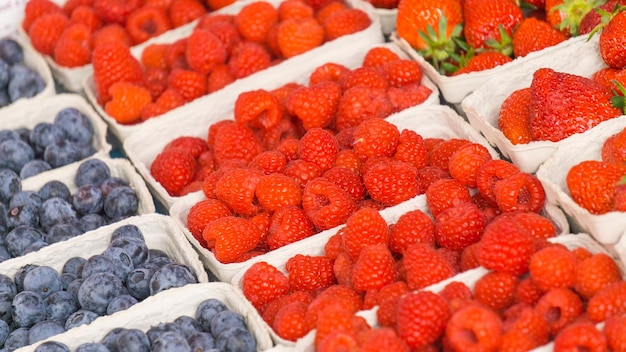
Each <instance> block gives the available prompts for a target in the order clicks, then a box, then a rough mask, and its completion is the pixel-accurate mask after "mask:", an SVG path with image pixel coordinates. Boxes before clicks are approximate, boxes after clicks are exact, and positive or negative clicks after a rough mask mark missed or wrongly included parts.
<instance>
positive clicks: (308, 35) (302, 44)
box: [277, 17, 324, 59]
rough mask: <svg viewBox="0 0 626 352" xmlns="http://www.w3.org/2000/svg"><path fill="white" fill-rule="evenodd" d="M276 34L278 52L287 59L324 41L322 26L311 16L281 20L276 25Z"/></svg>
mask: <svg viewBox="0 0 626 352" xmlns="http://www.w3.org/2000/svg"><path fill="white" fill-rule="evenodd" d="M277 35H278V38H277V39H278V46H279V48H280V52H281V53H282V55H283V56H284V57H285V58H287V59H288V58H290V57H293V56H296V55H300V54H302V53H305V52H307V51H309V50H312V49H315V48H317V47H318V46H320V45H322V44H323V43H324V27H322V25H321V24H319V23H318V22H317V21H316V20H315V19H314V18H313V17H308V18H303V19H295V18H289V19H286V20H283V21H281V22H280V24H279V25H278V33H277Z"/></svg>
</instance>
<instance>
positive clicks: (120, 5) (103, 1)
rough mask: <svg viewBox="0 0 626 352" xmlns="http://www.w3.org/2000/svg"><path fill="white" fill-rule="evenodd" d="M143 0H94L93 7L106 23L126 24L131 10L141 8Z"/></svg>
mask: <svg viewBox="0 0 626 352" xmlns="http://www.w3.org/2000/svg"><path fill="white" fill-rule="evenodd" d="M141 5H142V1H141V0H130V1H125V0H94V1H93V8H94V10H96V13H97V14H98V16H100V18H102V20H103V21H104V22H106V23H117V24H121V25H124V24H125V23H126V19H127V18H128V16H129V15H130V13H131V12H133V11H135V10H136V9H138V8H140V7H141Z"/></svg>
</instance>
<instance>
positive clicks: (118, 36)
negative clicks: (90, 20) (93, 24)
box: [91, 23, 132, 55]
mask: <svg viewBox="0 0 626 352" xmlns="http://www.w3.org/2000/svg"><path fill="white" fill-rule="evenodd" d="M111 41H114V42H119V43H121V44H123V45H125V46H127V47H130V46H131V45H132V42H131V40H130V36H129V35H128V33H126V29H124V27H122V26H121V25H119V24H117V23H109V24H105V25H104V26H102V27H100V28H99V29H97V30H95V31H94V32H93V33H92V35H91V47H92V48H94V49H95V48H97V47H98V46H100V45H102V44H104V43H107V42H111ZM92 55H93V53H92Z"/></svg>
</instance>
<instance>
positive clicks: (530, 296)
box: [515, 277, 544, 306]
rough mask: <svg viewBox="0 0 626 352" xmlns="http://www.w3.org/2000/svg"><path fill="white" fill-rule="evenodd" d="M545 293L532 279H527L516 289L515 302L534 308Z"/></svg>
mask: <svg viewBox="0 0 626 352" xmlns="http://www.w3.org/2000/svg"><path fill="white" fill-rule="evenodd" d="M543 293H544V291H542V290H541V289H540V288H539V287H538V286H537V284H535V282H534V281H533V280H532V279H531V278H530V277H526V278H525V279H522V280H521V281H520V282H519V284H518V285H517V288H516V289H515V302H517V303H525V304H528V305H530V306H534V305H535V303H537V301H538V300H539V298H541V296H542V295H543Z"/></svg>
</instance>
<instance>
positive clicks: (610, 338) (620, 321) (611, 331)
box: [602, 316, 626, 351]
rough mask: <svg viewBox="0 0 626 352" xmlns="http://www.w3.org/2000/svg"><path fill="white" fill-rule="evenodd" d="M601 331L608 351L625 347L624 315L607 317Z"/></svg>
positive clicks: (625, 328) (620, 349)
mask: <svg viewBox="0 0 626 352" xmlns="http://www.w3.org/2000/svg"><path fill="white" fill-rule="evenodd" d="M602 331H603V332H604V336H606V340H607V345H608V348H609V350H610V351H623V350H624V349H625V348H626V316H621V317H617V316H614V317H610V318H608V319H607V320H606V321H605V322H604V328H603V330H602Z"/></svg>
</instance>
